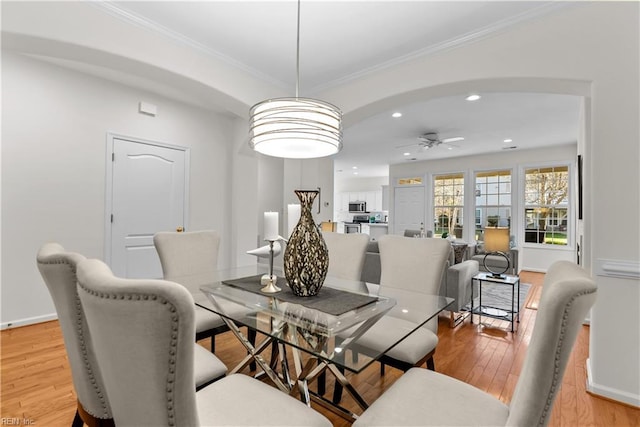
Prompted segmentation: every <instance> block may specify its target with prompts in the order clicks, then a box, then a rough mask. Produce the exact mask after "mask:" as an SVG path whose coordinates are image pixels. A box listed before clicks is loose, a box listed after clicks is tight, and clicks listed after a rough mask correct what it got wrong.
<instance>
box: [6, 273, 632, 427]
mask: <svg viewBox="0 0 640 427" xmlns="http://www.w3.org/2000/svg"><path fill="white" fill-rule="evenodd" d="M521 279H522V281H523V283H531V284H533V285H534V286H533V287H532V289H531V291H530V292H529V300H528V301H527V302H526V303H525V306H531V304H535V301H534V300H532V298H533V299H535V296H536V295H538V288H539V287H540V285H541V284H542V280H543V275H542V274H539V273H528V272H523V273H522V274H521ZM535 317H536V310H532V309H529V308H525V309H524V310H523V313H522V319H521V323H520V327H519V330H518V331H517V332H516V333H515V334H512V333H510V332H506V331H505V330H503V329H501V328H500V327H506V326H507V324H506V323H504V324H502V323H501V322H499V321H494V322H487V323H485V324H484V325H483V326H478V325H477V324H473V325H471V324H470V323H469V321H468V320H467V321H465V322H464V324H462V325H459V326H458V327H456V328H455V329H450V328H449V325H448V320H447V319H446V318H441V319H440V325H439V333H438V335H439V337H440V342H439V344H438V349H437V352H436V355H435V364H436V370H437V371H439V372H441V373H443V374H446V375H450V376H452V377H455V378H458V379H460V380H462V381H465V382H467V383H469V384H472V385H474V386H476V387H478V388H480V389H482V390H485V391H486V392H487V393H490V394H492V395H493V396H496V397H498V398H499V399H501V400H502V401H504V402H509V400H510V398H511V395H512V393H513V390H514V387H515V384H516V382H517V380H518V375H519V373H520V369H521V367H522V362H523V360H524V356H525V353H526V349H527V346H528V343H529V340H530V338H531V332H532V329H533V324H534V321H535ZM483 320H484V319H483ZM1 338H2V357H1V374H2V381H1V395H0V400H1V407H0V424H1V425H6V424H8V422H12V421H13V422H14V423H15V419H16V418H17V419H19V420H20V423H21V424H20V425H26V424H27V423H29V422H30V423H31V424H33V425H36V426H42V427H44V426H47V427H49V426H70V425H71V421H72V419H73V415H74V412H75V407H76V400H75V394H74V390H73V385H72V382H71V374H70V370H69V366H68V361H67V357H66V354H65V350H64V343H63V340H62V333H61V331H60V328H59V326H58V322H57V321H53V322H46V323H41V324H37V325H32V326H25V327H21V328H15V329H8V330H4V331H2V335H1ZM207 341H208V340H205V341H203V342H202V344H204V345H206V346H208V342H207ZM216 347H217V354H218V357H220V358H221V359H222V360H223V361H224V362H225V363H226V364H227V365H228V366H234V365H235V364H236V363H237V362H238V361H239V360H240V359H241V358H242V356H243V355H244V354H243V352H242V348H241V347H240V345H239V344H238V343H237V342H236V339H235V337H233V336H232V335H231V334H230V333H226V334H223V335H221V336H218V338H217V340H216ZM588 349H589V328H588V327H587V326H584V327H583V328H582V331H581V332H580V334H579V336H578V340H577V342H576V345H575V347H574V350H573V353H572V355H571V359H570V361H569V366H568V368H567V371H566V374H565V376H564V380H563V383H562V386H561V389H560V391H559V393H558V397H557V399H556V402H555V405H554V409H553V413H552V417H551V423H550V425H551V426H554V427H559V426H602V427H605V426H640V410H639V409H635V408H631V407H629V406H626V405H622V404H619V403H616V402H612V401H608V400H605V399H602V398H598V397H596V396H592V395H590V394H588V393H587V392H586V390H585V384H586V370H585V361H586V359H587V356H588ZM400 375H401V372H400V371H397V370H395V369H393V368H390V367H387V369H386V373H385V375H384V376H380V369H379V365H378V364H377V363H374V364H373V365H372V366H370V367H369V368H367V369H366V370H365V371H364V372H362V373H360V374H359V375H357V376H351V380H352V382H353V384H354V385H355V386H356V388H357V389H358V390H359V391H360V392H361V393H362V394H363V396H364V397H365V399H367V400H368V401H370V402H371V401H374V400H375V399H376V398H377V397H378V396H379V395H380V394H381V393H382V392H384V390H385V389H387V388H388V387H389V386H390V385H391V384H393V382H394V381H395V380H396V379H397V378H398V377H399V376H400ZM328 386H329V387H328V390H332V382H331V380H329V383H328ZM343 404H344V405H345V406H346V407H349V408H350V409H352V410H355V409H356V406H355V404H354V402H353V401H351V400H350V398H349V397H345V399H344V400H343ZM463 404H464V402H461V405H463ZM314 407H315V405H314ZM317 409H318V410H320V411H321V412H322V413H324V414H325V415H326V416H328V417H329V418H330V419H331V420H332V421H333V423H334V425H335V426H348V425H349V423H348V422H346V421H344V420H343V419H342V418H339V417H338V416H336V415H333V414H332V413H331V412H329V411H326V410H324V409H322V408H317ZM25 420H26V422H25Z"/></svg>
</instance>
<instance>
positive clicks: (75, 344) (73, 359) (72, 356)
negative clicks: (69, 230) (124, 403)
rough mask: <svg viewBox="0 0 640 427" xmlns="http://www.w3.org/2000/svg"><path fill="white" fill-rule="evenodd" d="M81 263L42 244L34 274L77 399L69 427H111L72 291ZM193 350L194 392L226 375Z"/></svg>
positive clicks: (204, 353) (59, 248)
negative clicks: (52, 314)
mask: <svg viewBox="0 0 640 427" xmlns="http://www.w3.org/2000/svg"><path fill="white" fill-rule="evenodd" d="M84 259H85V257H84V256H83V255H81V254H78V253H74V252H67V251H65V249H64V247H62V246H61V245H59V244H57V243H45V244H44V245H42V246H41V247H40V250H39V251H38V254H37V256H36V260H37V264H38V270H40V274H41V275H42V278H43V279H44V282H45V284H46V285H47V288H48V289H49V293H50V294H51V298H52V299H53V303H54V305H55V308H56V312H57V314H58V321H59V323H60V328H61V329H62V336H63V339H64V345H65V349H66V351H67V357H68V358H69V365H70V366H71V378H72V381H73V386H74V389H75V391H76V395H77V399H78V407H77V410H76V415H75V418H74V420H73V423H72V426H73V427H80V426H82V425H83V424H86V425H88V426H102V427H106V426H113V418H112V415H111V409H110V406H109V401H108V399H107V395H106V393H105V388H104V382H103V380H102V375H101V373H100V371H99V369H97V368H96V367H97V361H96V355H95V351H94V349H93V346H92V344H91V340H90V333H89V331H88V329H87V322H86V319H85V315H84V311H83V309H82V306H81V305H80V299H79V298H78V292H77V289H76V283H77V278H76V268H77V265H78V263H80V262H81V261H83V260H84ZM194 347H195V350H194V366H195V368H194V380H195V384H196V387H197V388H199V387H204V386H205V385H208V384H210V383H211V382H213V381H215V380H216V379H218V378H220V377H222V376H224V375H225V374H226V371H227V367H226V366H225V365H224V364H223V363H222V362H221V361H220V360H219V359H218V358H217V357H215V355H213V354H211V353H209V352H208V351H207V350H206V349H205V348H203V347H202V346H200V345H197V344H195V345H194Z"/></svg>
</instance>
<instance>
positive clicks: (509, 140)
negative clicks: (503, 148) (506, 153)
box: [502, 138, 513, 143]
mask: <svg viewBox="0 0 640 427" xmlns="http://www.w3.org/2000/svg"><path fill="white" fill-rule="evenodd" d="M502 142H506V143H509V142H513V139H511V138H507V139H505V140H504V141H502Z"/></svg>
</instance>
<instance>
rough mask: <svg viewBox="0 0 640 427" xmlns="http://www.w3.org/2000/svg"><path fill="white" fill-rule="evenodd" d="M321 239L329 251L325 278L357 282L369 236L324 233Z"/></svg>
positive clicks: (360, 273) (360, 274)
mask: <svg viewBox="0 0 640 427" xmlns="http://www.w3.org/2000/svg"><path fill="white" fill-rule="evenodd" d="M322 237H323V238H324V241H325V243H326V244H327V250H328V251H329V270H328V271H327V276H328V277H336V278H339V279H346V280H354V281H358V282H359V281H360V277H361V276H362V267H363V266H364V257H365V254H366V251H367V244H368V243H369V236H368V235H366V234H361V233H350V234H343V233H332V232H324V233H322ZM364 290H365V291H366V288H365V289H364Z"/></svg>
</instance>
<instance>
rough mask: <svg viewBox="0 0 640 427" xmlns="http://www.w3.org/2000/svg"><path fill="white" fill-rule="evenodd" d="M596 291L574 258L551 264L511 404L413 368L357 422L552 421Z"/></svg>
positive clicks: (494, 423) (531, 423)
mask: <svg viewBox="0 0 640 427" xmlns="http://www.w3.org/2000/svg"><path fill="white" fill-rule="evenodd" d="M596 291H597V288H596V285H595V283H594V281H593V280H592V279H591V278H590V277H589V275H588V274H587V272H585V271H584V269H582V268H581V267H579V266H578V265H576V264H574V263H572V262H569V261H558V262H556V263H554V264H553V265H552V266H551V267H550V268H549V270H548V271H547V274H546V276H545V283H544V286H543V288H542V297H541V299H540V305H539V309H538V312H537V315H536V322H535V325H534V327H533V333H532V335H531V341H530V343H529V348H528V350H527V355H526V357H525V361H524V365H523V367H522V371H521V372H520V377H519V378H518V382H517V384H516V388H515V390H514V393H513V397H512V399H511V403H510V404H509V405H506V404H504V403H502V402H501V401H500V400H499V399H497V398H495V397H493V396H491V395H489V394H487V393H485V392H484V391H482V390H480V389H477V388H475V387H473V386H471V385H469V384H467V383H464V382H462V381H459V380H457V379H454V378H451V377H448V376H446V375H442V374H439V373H436V372H433V371H429V370H426V369H416V368H413V369H411V370H409V371H408V372H407V373H405V374H404V375H403V376H402V377H400V378H399V379H398V380H397V381H396V382H395V383H394V384H393V385H392V386H391V387H390V388H389V389H388V390H387V391H386V392H385V393H384V394H383V395H382V396H380V397H379V398H378V400H376V401H375V402H374V403H373V404H372V405H371V406H370V407H369V408H368V409H367V410H366V411H364V413H363V414H362V415H361V416H360V417H359V418H358V419H357V420H356V422H355V423H354V424H353V426H354V427H361V426H390V425H393V426H408V425H421V426H443V425H447V426H454V425H456V426H469V425H485V426H489V425H490V426H499V425H500V426H504V425H507V426H545V425H547V424H548V423H549V416H550V414H551V409H552V408H553V402H554V399H555V396H556V393H557V392H558V388H559V387H560V384H561V383H562V376H563V374H564V371H565V368H566V366H567V361H568V359H569V356H570V354H571V350H572V348H573V344H574V342H575V340H576V337H577V335H578V331H579V330H580V328H581V326H582V323H583V321H584V319H585V317H586V315H587V313H588V311H589V309H590V308H591V306H592V305H593V303H594V302H595V300H596Z"/></svg>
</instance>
